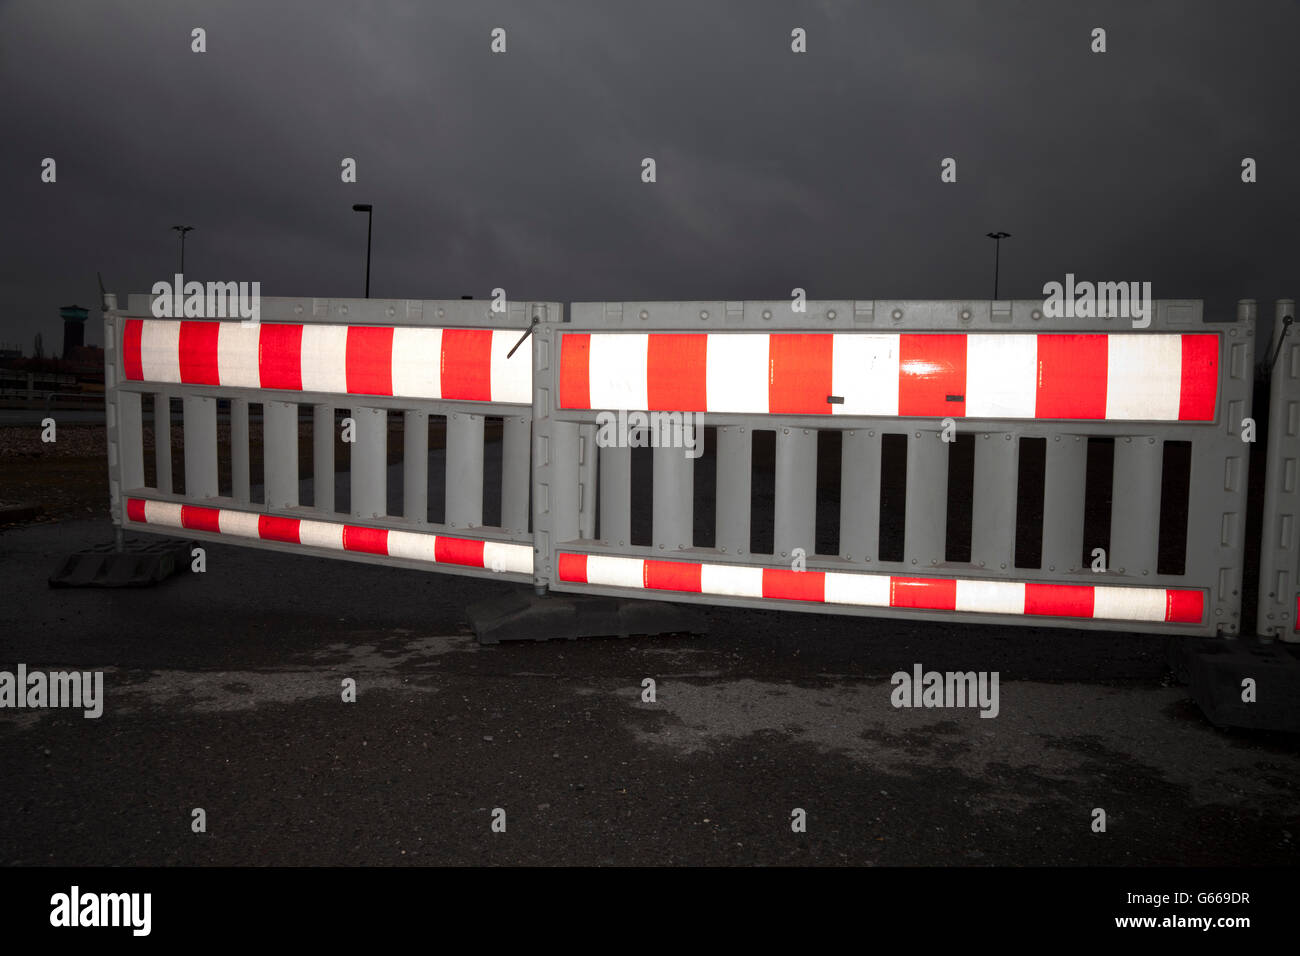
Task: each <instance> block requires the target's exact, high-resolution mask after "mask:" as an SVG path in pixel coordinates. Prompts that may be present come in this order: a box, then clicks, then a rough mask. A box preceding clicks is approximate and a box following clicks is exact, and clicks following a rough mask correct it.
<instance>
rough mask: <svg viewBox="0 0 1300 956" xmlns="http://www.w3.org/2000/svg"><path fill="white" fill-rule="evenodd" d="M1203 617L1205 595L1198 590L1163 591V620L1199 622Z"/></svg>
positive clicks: (1182, 622)
mask: <svg viewBox="0 0 1300 956" xmlns="http://www.w3.org/2000/svg"><path fill="white" fill-rule="evenodd" d="M1204 618H1205V595H1204V594H1203V593H1201V592H1200V591H1165V620H1166V621H1172V622H1174V623H1176V624H1200V623H1201V621H1202V620H1204Z"/></svg>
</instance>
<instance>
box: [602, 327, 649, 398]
mask: <svg viewBox="0 0 1300 956" xmlns="http://www.w3.org/2000/svg"><path fill="white" fill-rule="evenodd" d="M649 348H650V337H649V336H648V335H646V334H645V333H641V332H638V333H635V334H631V335H600V334H595V335H592V337H591V348H590V353H589V355H588V358H587V368H588V372H587V374H588V381H589V382H590V388H591V407H592V408H597V409H620V408H626V409H628V410H629V411H636V410H640V411H644V410H645V409H647V408H648V407H649V402H648V401H647V399H646V367H647V363H648V355H649Z"/></svg>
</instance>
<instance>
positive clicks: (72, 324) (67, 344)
mask: <svg viewBox="0 0 1300 956" xmlns="http://www.w3.org/2000/svg"><path fill="white" fill-rule="evenodd" d="M59 315H60V316H62V317H63V357H64V358H65V359H68V358H71V357H72V354H73V353H74V352H75V351H76V350H77V349H79V348H81V346H82V345H84V344H85V341H86V316H87V315H89V313H88V312H87V311H86V310H85V309H83V308H82V307H81V306H79V305H65V306H64V307H63V308H61V309H59Z"/></svg>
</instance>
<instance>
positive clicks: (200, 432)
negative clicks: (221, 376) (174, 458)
mask: <svg viewBox="0 0 1300 956" xmlns="http://www.w3.org/2000/svg"><path fill="white" fill-rule="evenodd" d="M181 406H182V415H183V421H184V428H185V497H187V498H215V497H216V496H217V400H216V399H215V398H206V397H204V396H202V395H186V396H185V397H184V398H182V399H181Z"/></svg>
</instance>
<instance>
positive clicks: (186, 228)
mask: <svg viewBox="0 0 1300 956" xmlns="http://www.w3.org/2000/svg"><path fill="white" fill-rule="evenodd" d="M172 228H173V229H175V230H176V231H177V232H178V233H180V236H181V275H185V233H187V232H189V231H190V230H192V229H193V228H194V227H193V226H172Z"/></svg>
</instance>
